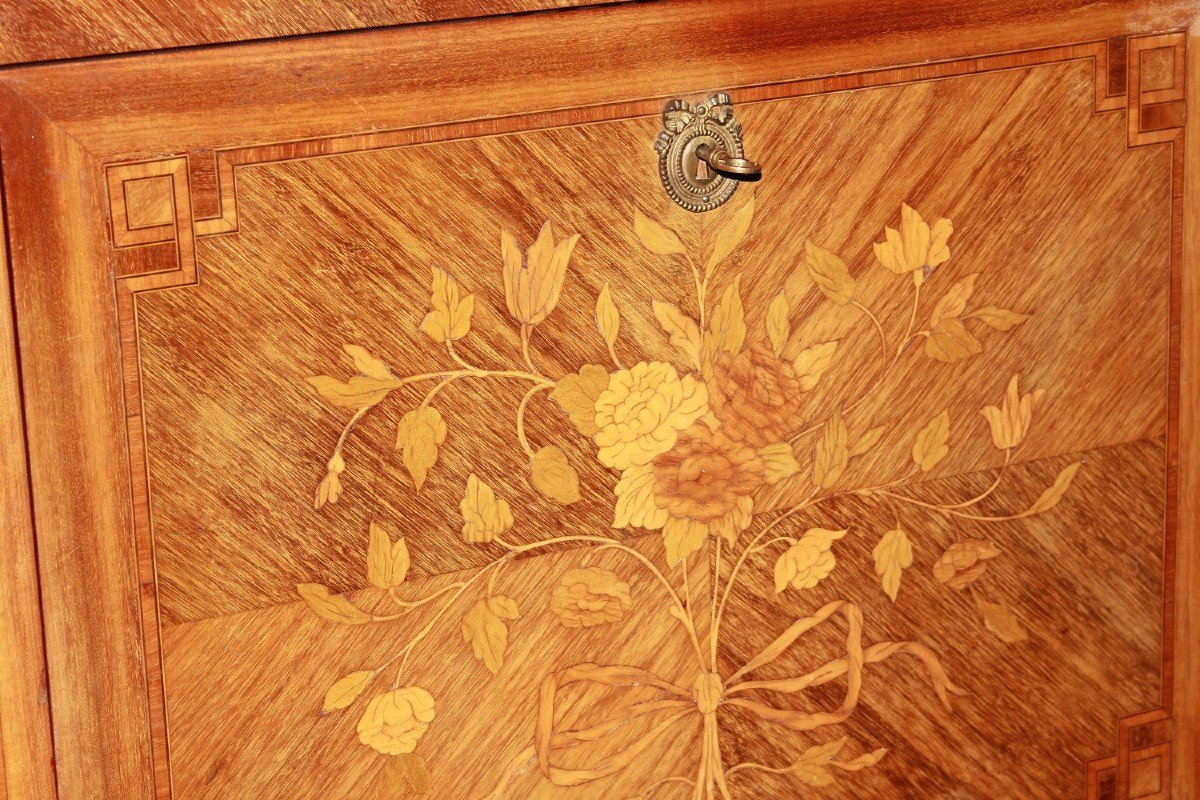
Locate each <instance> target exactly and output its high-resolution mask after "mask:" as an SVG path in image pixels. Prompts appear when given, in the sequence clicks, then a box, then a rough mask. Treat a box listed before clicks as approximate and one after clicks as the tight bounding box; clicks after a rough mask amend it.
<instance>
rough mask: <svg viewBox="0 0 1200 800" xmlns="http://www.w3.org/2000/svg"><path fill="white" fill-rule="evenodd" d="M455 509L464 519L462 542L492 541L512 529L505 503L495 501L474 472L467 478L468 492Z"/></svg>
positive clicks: (488, 489)
mask: <svg viewBox="0 0 1200 800" xmlns="http://www.w3.org/2000/svg"><path fill="white" fill-rule="evenodd" d="M458 507H459V509H460V510H461V511H462V517H463V528H462V532H463V538H465V539H466V540H467V541H468V542H471V543H473V544H480V543H485V542H490V541H493V540H494V539H495V538H496V536H497V535H498V534H501V533H504V532H505V531H506V530H508V529H509V528H511V527H512V524H513V516H512V510H511V509H510V508H509V507H508V501H507V500H505V499H503V498H501V497H497V496H496V493H495V492H494V491H493V490H492V487H491V486H488V485H487V484H486V483H484V482H483V481H481V480H480V479H479V478H478V477H477V476H476V475H475V473H473V472H472V473H471V474H470V475H468V476H467V491H466V493H465V494H464V495H463V499H462V502H460V503H459V504H458Z"/></svg>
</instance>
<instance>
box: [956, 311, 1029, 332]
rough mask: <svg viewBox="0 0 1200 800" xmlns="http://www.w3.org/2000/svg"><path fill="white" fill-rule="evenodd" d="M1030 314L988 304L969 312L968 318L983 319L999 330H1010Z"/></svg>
mask: <svg viewBox="0 0 1200 800" xmlns="http://www.w3.org/2000/svg"><path fill="white" fill-rule="evenodd" d="M1029 316H1030V315H1029V314H1019V313H1017V312H1016V311H1009V310H1008V309H1007V308H996V307H995V306H987V307H986V308H981V309H979V310H978V311H972V312H971V313H970V314H967V317H968V318H970V319H978V320H981V321H983V322H984V323H985V324H987V325H989V326H991V327H993V328H995V329H996V330H998V331H1010V330H1012V329H1013V328H1015V327H1016V326H1018V325H1020V324H1021V323H1022V322H1024V321H1025V320H1027V319H1029Z"/></svg>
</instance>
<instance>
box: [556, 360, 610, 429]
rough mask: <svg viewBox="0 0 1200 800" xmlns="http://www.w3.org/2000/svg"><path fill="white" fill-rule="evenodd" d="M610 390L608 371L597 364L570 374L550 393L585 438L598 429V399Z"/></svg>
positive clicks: (586, 366) (588, 365)
mask: <svg viewBox="0 0 1200 800" xmlns="http://www.w3.org/2000/svg"><path fill="white" fill-rule="evenodd" d="M606 388H608V370H606V369H605V368H604V367H601V366H597V365H595V364H585V365H584V366H583V367H581V368H580V370H579V372H569V373H567V374H566V375H564V376H563V377H562V378H560V379H559V381H558V385H556V386H555V387H554V389H553V390H551V392H550V399H551V400H553V401H554V402H556V403H558V405H559V406H560V407H561V408H562V410H563V411H565V412H567V416H569V417H570V418H571V422H573V423H575V427H576V428H577V429H578V430H579V432H580V433H582V434H583V435H584V436H589V437H590V436H591V435H592V434H594V433H595V432H596V431H597V430H598V429H597V427H596V398H598V397H599V396H600V393H601V392H603V391H604V390H605V389H606Z"/></svg>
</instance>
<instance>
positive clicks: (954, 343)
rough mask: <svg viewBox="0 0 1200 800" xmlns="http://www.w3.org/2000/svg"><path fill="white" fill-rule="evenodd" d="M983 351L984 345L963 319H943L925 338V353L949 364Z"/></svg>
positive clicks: (935, 359)
mask: <svg viewBox="0 0 1200 800" xmlns="http://www.w3.org/2000/svg"><path fill="white" fill-rule="evenodd" d="M982 352H983V345H982V344H980V343H979V340H978V339H976V338H975V337H974V336H972V335H971V332H970V331H968V330H967V327H966V326H965V325H963V324H962V321H961V320H957V319H943V320H942V321H941V322H939V323H938V324H937V325H935V326H934V327H933V329H932V330H931V331H930V332H929V336H928V337H927V338H926V339H925V355H927V356H929V357H930V358H932V359H933V360H934V361H942V362H945V363H947V364H949V363H953V362H955V361H962V360H963V359H964V358H970V357H971V356H974V355H979V354H980V353H982Z"/></svg>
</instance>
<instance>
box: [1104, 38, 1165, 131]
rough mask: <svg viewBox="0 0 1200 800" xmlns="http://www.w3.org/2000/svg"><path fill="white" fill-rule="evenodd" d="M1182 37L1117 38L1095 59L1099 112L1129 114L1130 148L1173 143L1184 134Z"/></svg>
mask: <svg viewBox="0 0 1200 800" xmlns="http://www.w3.org/2000/svg"><path fill="white" fill-rule="evenodd" d="M1184 45H1185V37H1184V34H1183V33H1165V34H1157V35H1154V36H1139V37H1135V36H1114V37H1113V38H1111V39H1109V40H1108V41H1107V42H1106V43H1105V44H1103V45H1101V47H1100V49H1099V52H1098V53H1097V56H1096V111H1098V112H1100V111H1117V110H1119V109H1125V110H1126V112H1127V119H1128V145H1129V146H1130V147H1138V146H1140V145H1146V144H1157V143H1160V142H1169V141H1171V140H1172V139H1174V138H1175V136H1176V135H1177V134H1178V133H1179V131H1180V130H1182V128H1183V123H1184V119H1183V117H1184V97H1183V95H1184V91H1183V87H1184V70H1185V68H1186V66H1185V54H1186V50H1185V46H1184Z"/></svg>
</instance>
